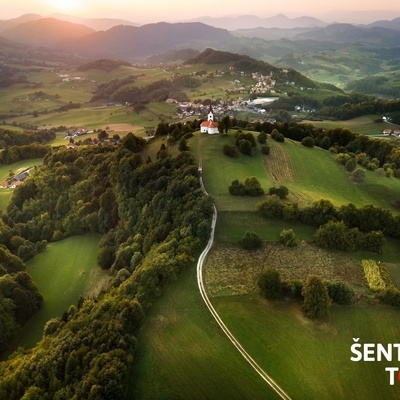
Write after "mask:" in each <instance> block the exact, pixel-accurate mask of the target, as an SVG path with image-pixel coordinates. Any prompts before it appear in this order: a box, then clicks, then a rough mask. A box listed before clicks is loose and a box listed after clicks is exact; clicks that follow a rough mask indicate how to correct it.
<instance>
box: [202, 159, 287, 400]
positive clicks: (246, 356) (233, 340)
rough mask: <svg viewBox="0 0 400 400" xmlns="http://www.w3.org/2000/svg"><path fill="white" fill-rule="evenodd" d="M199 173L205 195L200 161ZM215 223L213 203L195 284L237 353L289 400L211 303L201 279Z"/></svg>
mask: <svg viewBox="0 0 400 400" xmlns="http://www.w3.org/2000/svg"><path fill="white" fill-rule="evenodd" d="M198 170H199V173H200V185H201V187H202V189H203V191H204V193H205V194H206V195H208V193H207V190H206V188H205V186H204V183H203V179H202V176H201V173H202V163H201V161H200V163H199V169H198ZM216 224H217V208H216V207H215V205H214V204H213V217H212V221H211V234H210V238H209V240H208V243H207V246H206V247H205V249H204V250H203V252H202V253H201V254H200V257H199V259H198V261H197V284H198V286H199V290H200V294H201V297H202V298H203V301H204V303H205V304H206V306H207V308H208V310H209V311H210V313H211V315H212V316H213V317H214V319H215V321H216V322H217V324H218V325H219V326H220V328H221V329H222V331H223V332H224V333H225V335H226V336H227V337H228V339H229V340H230V341H231V343H232V344H233V345H234V346H235V347H236V349H237V350H238V351H239V353H240V354H241V355H242V356H243V358H244V359H245V360H246V361H247V362H248V363H249V364H250V365H251V367H252V368H253V369H254V370H255V371H256V372H257V374H258V375H259V376H260V377H261V378H262V379H263V380H264V381H265V382H266V383H267V384H268V385H269V386H270V387H271V388H272V390H273V391H274V392H275V393H276V394H277V395H278V396H279V397H280V398H281V399H283V400H291V397H290V396H289V395H288V394H287V393H286V392H285V391H284V390H283V389H282V388H281V387H280V386H279V385H278V384H277V383H276V382H275V381H274V380H273V379H272V378H271V377H270V376H269V375H268V374H267V373H266V372H265V371H264V370H263V369H262V368H261V367H260V366H259V365H258V364H257V362H256V361H255V360H254V359H253V358H252V357H251V356H250V354H249V353H247V351H246V350H245V349H244V348H243V346H242V345H241V344H240V343H239V341H238V340H237V339H236V338H235V336H234V335H233V334H232V333H231V331H230V330H229V329H228V327H227V326H226V325H225V323H224V322H223V321H222V319H221V317H220V316H219V314H218V313H217V311H216V310H215V308H214V306H213V305H212V303H211V301H210V299H209V297H208V295H207V292H206V289H205V287H204V281H203V264H204V260H205V259H206V257H207V254H208V252H209V251H210V249H211V247H212V245H213V244H214V235H215V226H216Z"/></svg>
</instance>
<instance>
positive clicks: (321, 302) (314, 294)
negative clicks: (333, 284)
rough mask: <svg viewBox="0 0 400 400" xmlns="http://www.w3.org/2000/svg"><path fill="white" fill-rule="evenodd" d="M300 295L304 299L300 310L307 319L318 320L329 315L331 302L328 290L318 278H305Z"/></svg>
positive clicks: (311, 276) (313, 276)
mask: <svg viewBox="0 0 400 400" xmlns="http://www.w3.org/2000/svg"><path fill="white" fill-rule="evenodd" d="M301 294H302V295H303V297H304V300H303V305H302V310H303V314H304V315H305V316H306V317H307V318H310V319H319V318H324V317H326V316H327V315H328V314H329V308H330V305H331V300H330V298H329V295H328V289H327V288H326V286H325V285H324V283H323V282H322V280H321V279H320V278H319V277H318V276H316V275H310V276H308V277H307V279H306V281H305V283H304V285H303V289H302V291H301Z"/></svg>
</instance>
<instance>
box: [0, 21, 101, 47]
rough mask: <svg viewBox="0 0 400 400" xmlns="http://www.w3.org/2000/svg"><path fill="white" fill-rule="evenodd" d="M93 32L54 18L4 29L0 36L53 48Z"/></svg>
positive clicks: (85, 27) (83, 26) (81, 26)
mask: <svg viewBox="0 0 400 400" xmlns="http://www.w3.org/2000/svg"><path fill="white" fill-rule="evenodd" d="M93 32H95V31H94V30H93V29H91V28H88V27H87V26H85V25H80V24H74V23H72V22H67V21H60V20H58V19H55V18H40V19H35V20H31V21H28V22H24V23H22V24H19V25H16V26H13V27H12V28H9V29H6V30H4V31H3V32H1V36H2V37H4V38H6V39H9V40H13V41H15V42H19V43H23V44H29V45H31V46H54V45H56V44H57V43H58V42H59V41H60V40H62V39H66V38H76V37H82V36H86V35H89V34H91V33H93Z"/></svg>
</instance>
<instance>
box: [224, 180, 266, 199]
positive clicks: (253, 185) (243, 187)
mask: <svg viewBox="0 0 400 400" xmlns="http://www.w3.org/2000/svg"><path fill="white" fill-rule="evenodd" d="M228 190H229V193H230V194H231V195H233V196H245V195H247V196H252V197H256V196H262V195H263V194H264V189H263V188H262V187H261V183H260V181H259V180H258V179H257V178H256V177H255V176H252V177H248V178H246V179H245V181H244V183H242V182H239V181H238V180H237V179H235V180H234V181H232V183H231V185H230V186H229V188H228Z"/></svg>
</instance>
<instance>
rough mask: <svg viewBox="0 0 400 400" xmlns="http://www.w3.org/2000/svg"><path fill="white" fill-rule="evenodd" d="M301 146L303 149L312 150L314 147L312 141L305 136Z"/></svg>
mask: <svg viewBox="0 0 400 400" xmlns="http://www.w3.org/2000/svg"><path fill="white" fill-rule="evenodd" d="M301 144H302V145H303V146H305V147H309V148H313V147H314V145H315V142H314V139H313V138H312V137H311V136H306V137H305V138H303V140H302V141H301Z"/></svg>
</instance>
